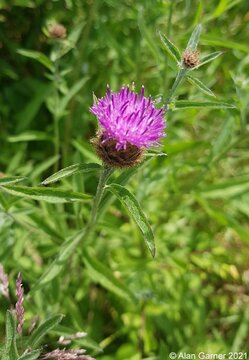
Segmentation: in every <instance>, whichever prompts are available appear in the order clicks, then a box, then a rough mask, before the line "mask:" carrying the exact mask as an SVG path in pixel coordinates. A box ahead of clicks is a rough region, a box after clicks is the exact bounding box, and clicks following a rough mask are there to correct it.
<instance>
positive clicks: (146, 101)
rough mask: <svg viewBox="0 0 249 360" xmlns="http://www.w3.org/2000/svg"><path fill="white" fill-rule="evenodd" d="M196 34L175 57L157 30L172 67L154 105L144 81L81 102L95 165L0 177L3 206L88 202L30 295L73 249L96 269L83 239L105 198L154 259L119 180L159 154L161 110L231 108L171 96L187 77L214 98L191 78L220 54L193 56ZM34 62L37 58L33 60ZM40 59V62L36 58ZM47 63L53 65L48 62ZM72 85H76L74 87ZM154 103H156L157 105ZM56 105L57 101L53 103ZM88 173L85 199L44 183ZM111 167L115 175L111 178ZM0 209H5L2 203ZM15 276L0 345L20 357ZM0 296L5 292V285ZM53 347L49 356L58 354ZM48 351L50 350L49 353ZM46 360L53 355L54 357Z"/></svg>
mask: <svg viewBox="0 0 249 360" xmlns="http://www.w3.org/2000/svg"><path fill="white" fill-rule="evenodd" d="M50 32H51V34H52V35H53V37H55V38H60V37H62V38H63V37H65V35H66V33H65V30H64V29H63V28H61V27H58V26H57V28H53V29H52V30H51V31H50ZM200 32H201V26H200V25H198V26H197V27H196V29H195V30H194V31H193V33H192V35H191V37H190V39H189V42H188V44H187V46H186V49H185V50H184V51H183V53H182V54H181V52H180V51H179V50H178V48H177V47H176V45H174V44H173V43H172V42H171V41H170V40H169V39H168V38H167V37H166V36H165V35H163V34H161V33H160V37H161V40H162V44H163V46H164V47H165V49H166V51H167V53H168V55H169V56H171V57H172V58H173V60H174V61H175V65H176V78H175V81H174V82H173V85H172V87H171V89H170V91H169V93H168V94H163V97H162V99H161V100H160V102H158V99H156V100H153V99H154V97H151V96H147V95H146V89H145V88H144V86H142V87H141V89H140V90H139V91H138V92H137V91H136V90H135V84H134V83H131V86H129V85H123V86H121V85H120V88H119V89H118V90H116V89H111V87H109V86H107V92H106V94H105V95H104V96H103V97H100V98H97V97H96V96H95V95H94V103H93V104H92V105H91V106H90V104H89V106H90V112H91V113H92V114H93V115H95V116H96V118H97V120H98V128H97V129H96V135H95V137H94V138H93V139H89V141H90V142H91V143H92V146H93V148H94V150H95V152H96V154H97V155H98V157H99V159H100V162H101V164H100V163H86V164H82V163H77V164H73V165H70V166H68V167H66V168H63V169H62V170H60V171H56V172H55V173H54V174H52V175H51V176H49V177H48V178H47V179H45V180H44V181H43V182H42V186H39V187H28V186H18V185H15V183H18V182H20V181H24V180H25V179H24V178H22V177H11V176H10V177H8V176H5V177H2V178H0V189H1V190H2V195H3V196H2V198H1V205H2V206H3V207H5V202H4V194H5V193H7V194H11V195H13V196H14V199H15V197H22V198H27V199H34V200H39V201H44V202H50V203H66V202H75V201H78V202H86V203H87V204H88V203H89V202H91V212H90V215H89V217H88V219H87V220H86V221H85V222H84V224H83V226H82V227H80V226H79V228H78V229H76V231H75V232H74V234H73V235H72V236H70V237H69V238H68V239H66V241H65V242H64V243H63V244H61V246H60V249H59V252H58V255H57V256H56V257H55V259H54V260H53V262H52V263H51V264H50V265H49V266H48V268H47V269H46V271H45V272H44V273H43V275H42V276H41V278H40V279H39V280H37V282H36V284H35V286H34V287H33V288H32V289H31V294H32V292H33V291H35V290H37V289H40V288H41V287H43V286H44V285H45V284H47V283H48V282H50V281H51V280H52V279H54V278H55V277H56V276H57V275H58V274H59V273H60V272H61V271H62V270H63V269H64V268H65V267H66V266H67V263H68V261H69V258H70V257H71V256H72V255H73V254H74V253H75V251H78V250H79V251H80V252H81V253H82V254H83V256H84V259H85V261H86V263H88V264H89V266H90V267H91V268H93V269H94V268H95V265H96V267H97V268H98V271H99V272H101V263H99V262H98V263H95V259H93V258H92V257H91V255H90V253H89V252H88V249H87V245H88V244H89V243H88V239H89V238H90V237H91V235H92V234H93V232H94V231H95V230H96V225H97V224H98V220H99V219H100V218H101V217H102V215H103V214H104V212H105V210H106V209H107V207H108V206H109V205H110V203H111V201H113V199H115V198H117V199H118V200H119V201H120V202H121V203H122V205H123V206H124V207H125V208H126V209H127V211H128V213H129V215H130V216H131V217H132V219H133V220H134V221H135V223H136V224H137V226H138V228H139V229H140V231H141V234H142V236H143V238H144V240H145V242H146V244H147V246H148V249H149V251H150V253H151V255H152V256H153V257H155V254H156V242H155V238H154V234H153V231H152V228H151V226H150V224H149V222H148V220H147V217H146V215H145V214H144V211H143V209H142V208H141V206H140V204H139V202H138V200H137V199H136V197H135V196H134V195H133V194H132V193H131V192H130V191H129V190H128V189H127V188H126V186H125V185H126V183H127V182H128V180H129V179H130V178H131V176H132V175H133V174H135V173H136V172H137V171H139V169H140V167H141V166H146V164H147V163H148V160H150V159H152V158H153V156H157V155H161V153H160V151H159V152H158V151H157V149H158V148H159V149H160V141H161V139H162V138H163V137H164V136H165V135H166V134H165V129H166V117H167V112H168V111H171V110H172V109H181V108H187V107H210V108H231V107H233V105H231V104H226V103H223V102H218V101H207V102H203V101H202V102H197V101H194V102H193V101H187V100H177V99H176V98H175V94H176V90H177V88H178V86H179V85H180V84H181V82H182V81H183V80H184V79H187V80H188V81H189V82H190V83H191V84H194V85H195V86H197V87H198V88H199V89H200V90H201V91H202V92H204V93H205V94H207V95H210V96H214V94H213V92H212V91H211V90H210V89H209V88H208V87H207V86H206V85H204V84H203V83H202V82H201V81H200V80H199V79H197V78H195V77H193V76H192V75H191V74H192V72H193V71H194V70H195V69H197V68H199V67H200V66H203V65H204V64H206V63H208V62H210V61H212V60H214V59H215V58H217V57H218V56H220V55H221V52H215V53H212V54H210V55H207V56H204V57H201V55H200V54H199V52H198V49H197V46H198V41H199V36H200ZM59 50H60V51H59ZM59 50H58V48H57V52H52V55H51V59H50V60H49V62H46V64H47V67H48V69H49V71H50V72H51V73H50V74H49V75H48V78H49V79H50V80H51V81H52V82H53V84H54V83H55V80H56V76H57V75H58V63H57V60H58V59H59V58H60V56H62V53H63V49H62V48H60V47H59ZM20 54H22V55H24V56H28V57H32V58H36V57H35V56H34V54H33V53H32V52H27V51H26V52H25V51H21V52H20ZM56 54H57V55H56ZM58 54H60V55H58ZM56 56H57V57H56ZM36 59H38V61H41V58H36ZM42 59H43V62H44V61H45V60H44V58H42ZM53 62H54V64H55V65H56V66H53V65H54V64H53ZM132 80H135V79H132ZM78 87H79V88H80V86H78ZM75 91H76V90H75ZM71 95H73V94H70V96H71ZM153 95H157V94H153ZM54 97H55V99H54V102H53V101H52V100H51V104H50V105H51V106H50V109H51V112H52V113H53V119H54V124H55V155H56V156H57V155H58V153H59V151H60V147H59V125H58V124H59V120H60V118H61V117H62V116H63V115H64V112H65V107H66V104H67V102H66V101H65V98H62V97H61V94H60V92H59V91H55V93H54ZM67 100H68V98H67ZM159 103H160V105H158V104H159ZM58 104H61V107H60V106H59V105H58ZM53 105H54V107H53ZM59 108H60V109H61V108H62V109H63V111H61V110H60V111H59V110H58V109H59ZM168 128H169V136H170V133H171V132H172V131H173V129H172V128H171V125H170V124H168ZM57 167H58V162H57V163H56V166H55V170H57ZM89 172H97V173H98V174H99V181H98V186H97V189H96V193H95V195H94V197H93V198H92V196H91V195H89V194H85V193H82V192H75V191H73V190H67V189H65V190H62V189H59V188H57V187H51V186H50V185H51V184H53V183H55V182H57V181H59V180H61V179H64V178H66V177H69V176H72V175H74V174H82V173H89ZM117 172H118V175H116V173H117ZM13 184H14V185H13ZM6 210H8V209H7V208H6ZM117 230H118V229H117ZM20 281H21V280H20V277H19V278H18V286H17V289H18V290H17V291H18V293H19V302H17V312H16V313H17V319H18V322H19V325H18V327H17V330H15V331H14V330H13V329H14V328H16V326H15V325H13V323H14V320H13V316H12V315H11V313H8V315H7V340H6V341H7V345H6V347H5V350H4V351H5V359H6V360H17V359H20V360H21V359H35V358H36V357H35V356H34V357H31V355H29V354H24V355H22V356H20V354H19V353H18V351H17V350H16V349H15V348H13V346H14V340H13V339H15V337H16V336H17V337H21V336H22V328H23V321H22V315H23V313H22V297H21V296H20V294H21V293H22V288H21V284H20ZM106 281H107V282H108V281H109V280H108V279H107V280H106ZM116 291H119V292H122V296H126V294H124V293H125V290H124V289H122V288H121V287H119V288H118V290H116ZM5 293H6V294H7V289H6V288H5ZM18 309H19V310H18ZM16 331H17V332H16ZM10 333H11V335H10ZM33 337H34V335H33ZM31 338H32V335H31ZM6 349H7V350H6ZM8 351H9V353H8ZM31 351H35V349H33V348H32V349H31ZM58 351H59V350H58ZM58 351H57V355H58V354H59V352H58ZM54 354H55V355H56V352H55V353H54ZM68 354H69V353H68ZM78 355H79V354H78ZM38 356H39V355H38ZM59 356H61V357H60V358H61V359H63V358H65V359H66V357H63V354H62V353H60V354H59V355H58V356H57V358H59ZM68 356H69V355H68ZM72 356H73V355H72ZM45 358H46V357H44V359H45ZM51 358H55V359H57V358H56V357H55V356H54V357H51ZM68 358H69V357H68ZM71 358H72V359H74V358H79V359H80V355H79V356H78V357H76V355H75V357H71ZM82 359H83V357H82Z"/></svg>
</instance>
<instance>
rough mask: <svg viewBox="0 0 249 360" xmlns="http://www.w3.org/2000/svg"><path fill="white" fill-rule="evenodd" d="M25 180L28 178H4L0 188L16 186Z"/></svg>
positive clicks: (0, 182) (0, 181)
mask: <svg viewBox="0 0 249 360" xmlns="http://www.w3.org/2000/svg"><path fill="white" fill-rule="evenodd" d="M23 180H26V178H25V177H22V176H4V177H1V178H0V186H1V185H9V184H15V183H18V182H20V181H23Z"/></svg>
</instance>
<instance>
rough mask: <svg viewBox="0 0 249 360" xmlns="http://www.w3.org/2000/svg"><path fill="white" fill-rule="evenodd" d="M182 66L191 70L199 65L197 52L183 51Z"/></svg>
mask: <svg viewBox="0 0 249 360" xmlns="http://www.w3.org/2000/svg"><path fill="white" fill-rule="evenodd" d="M182 61H183V64H184V65H185V67H186V68H189V69H192V68H194V67H196V66H197V65H199V62H200V58H199V52H198V51H192V50H185V51H184V53H183V59H182Z"/></svg>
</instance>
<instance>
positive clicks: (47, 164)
mask: <svg viewBox="0 0 249 360" xmlns="http://www.w3.org/2000/svg"><path fill="white" fill-rule="evenodd" d="M59 158H60V155H55V156H52V157H50V158H46V159H45V160H44V161H42V162H41V163H39V165H37V166H36V167H35V168H34V170H33V171H32V173H31V174H30V176H29V178H30V180H34V179H35V178H36V177H38V176H39V175H40V174H42V173H43V172H44V171H46V170H47V169H49V168H50V167H51V166H52V165H54V164H55V163H56V162H57V161H58V160H59Z"/></svg>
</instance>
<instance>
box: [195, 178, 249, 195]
mask: <svg viewBox="0 0 249 360" xmlns="http://www.w3.org/2000/svg"><path fill="white" fill-rule="evenodd" d="M199 191H200V194H201V196H202V197H204V198H208V199H216V198H221V199H227V198H235V197H238V196H240V195H243V194H246V193H247V192H249V177H236V176H235V177H233V178H232V179H229V180H227V181H223V182H221V183H218V184H212V185H210V186H207V187H205V188H202V189H200V190H199Z"/></svg>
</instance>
